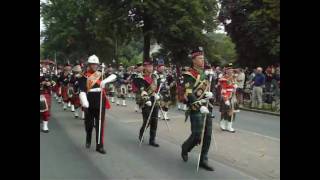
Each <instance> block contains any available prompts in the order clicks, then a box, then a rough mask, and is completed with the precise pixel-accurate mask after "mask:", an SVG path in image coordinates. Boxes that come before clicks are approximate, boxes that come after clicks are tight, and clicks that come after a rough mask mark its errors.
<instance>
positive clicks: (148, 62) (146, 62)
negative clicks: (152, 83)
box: [143, 59, 152, 66]
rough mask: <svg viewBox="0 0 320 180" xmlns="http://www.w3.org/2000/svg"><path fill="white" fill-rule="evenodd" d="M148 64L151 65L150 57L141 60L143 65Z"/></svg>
mask: <svg viewBox="0 0 320 180" xmlns="http://www.w3.org/2000/svg"><path fill="white" fill-rule="evenodd" d="M148 65H152V61H151V59H145V60H144V61H143V66H148Z"/></svg>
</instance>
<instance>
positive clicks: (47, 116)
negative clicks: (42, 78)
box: [40, 93, 51, 121]
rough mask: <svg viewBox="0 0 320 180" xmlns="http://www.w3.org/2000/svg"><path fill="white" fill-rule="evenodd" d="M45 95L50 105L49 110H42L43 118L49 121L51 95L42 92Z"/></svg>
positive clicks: (49, 105)
mask: <svg viewBox="0 0 320 180" xmlns="http://www.w3.org/2000/svg"><path fill="white" fill-rule="evenodd" d="M41 95H43V96H44V97H45V98H46V101H47V105H48V110H47V111H44V112H41V113H40V114H41V116H42V118H43V120H45V121H48V120H49V117H50V108H51V95H50V94H47V93H45V94H41Z"/></svg>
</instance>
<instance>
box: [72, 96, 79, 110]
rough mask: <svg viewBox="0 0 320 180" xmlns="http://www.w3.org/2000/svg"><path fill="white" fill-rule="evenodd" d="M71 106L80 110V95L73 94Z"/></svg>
mask: <svg viewBox="0 0 320 180" xmlns="http://www.w3.org/2000/svg"><path fill="white" fill-rule="evenodd" d="M71 104H73V105H74V107H75V108H78V107H80V106H81V104H80V98H79V94H73V96H72V98H71Z"/></svg>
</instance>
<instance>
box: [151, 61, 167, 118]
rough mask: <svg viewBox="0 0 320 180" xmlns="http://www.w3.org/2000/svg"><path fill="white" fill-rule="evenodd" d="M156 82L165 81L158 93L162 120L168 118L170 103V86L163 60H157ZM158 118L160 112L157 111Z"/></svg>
mask: <svg viewBox="0 0 320 180" xmlns="http://www.w3.org/2000/svg"><path fill="white" fill-rule="evenodd" d="M155 75H157V77H156V78H157V84H160V83H161V81H162V82H165V83H164V84H163V86H162V87H161V89H160V91H159V93H160V95H161V96H160V108H161V109H160V110H161V111H162V112H163V120H170V119H169V117H168V111H169V103H170V100H171V99H170V86H169V85H168V83H167V75H166V74H165V66H164V63H163V61H160V60H159V61H158V67H157V72H156V74H155ZM158 116H159V118H160V113H159V115H158Z"/></svg>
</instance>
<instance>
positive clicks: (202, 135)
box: [197, 74, 213, 172]
mask: <svg viewBox="0 0 320 180" xmlns="http://www.w3.org/2000/svg"><path fill="white" fill-rule="evenodd" d="M211 81H212V75H211V74H210V76H209V92H210V90H211ZM208 106H209V100H208V101H207V107H208ZM206 121H207V114H205V116H204V122H203V126H202V132H201V141H200V147H201V148H200V153H199V155H198V163H197V172H198V171H199V165H200V158H201V154H202V148H203V147H202V146H203V137H204V131H205V127H206ZM212 134H213V133H212Z"/></svg>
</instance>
